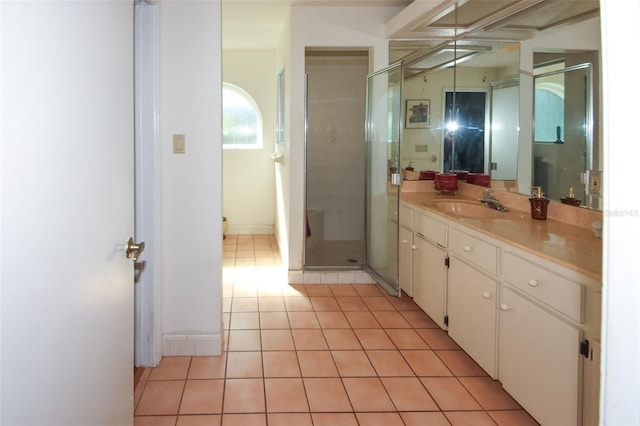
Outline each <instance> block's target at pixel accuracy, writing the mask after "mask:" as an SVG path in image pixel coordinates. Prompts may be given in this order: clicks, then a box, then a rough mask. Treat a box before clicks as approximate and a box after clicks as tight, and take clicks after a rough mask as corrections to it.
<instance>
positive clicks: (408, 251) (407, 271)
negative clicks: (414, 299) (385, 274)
mask: <svg viewBox="0 0 640 426" xmlns="http://www.w3.org/2000/svg"><path fill="white" fill-rule="evenodd" d="M399 238H400V245H399V248H398V251H399V253H398V280H399V281H400V289H401V290H402V291H404V292H405V293H406V294H407V295H408V296H409V297H411V296H413V291H412V276H413V274H412V271H411V268H412V264H413V262H412V259H411V258H412V256H413V250H412V248H411V246H412V245H413V232H411V231H410V230H408V229H407V228H405V227H403V226H401V227H400V234H399Z"/></svg>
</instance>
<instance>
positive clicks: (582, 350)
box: [580, 339, 589, 358]
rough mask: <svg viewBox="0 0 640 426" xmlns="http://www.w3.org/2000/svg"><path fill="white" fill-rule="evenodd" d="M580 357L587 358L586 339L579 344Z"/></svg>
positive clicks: (587, 343)
mask: <svg viewBox="0 0 640 426" xmlns="http://www.w3.org/2000/svg"><path fill="white" fill-rule="evenodd" d="M580 355H582V356H584V357H585V358H589V341H588V340H587V339H584V340H583V341H582V342H580Z"/></svg>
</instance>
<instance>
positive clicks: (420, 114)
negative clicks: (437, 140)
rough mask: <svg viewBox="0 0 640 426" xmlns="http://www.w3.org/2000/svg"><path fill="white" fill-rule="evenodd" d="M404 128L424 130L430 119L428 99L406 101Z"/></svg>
mask: <svg viewBox="0 0 640 426" xmlns="http://www.w3.org/2000/svg"><path fill="white" fill-rule="evenodd" d="M405 116H406V119H405V126H404V127H405V128H407V129H426V128H427V127H429V122H430V117H431V100H430V99H407V109H406V111H405Z"/></svg>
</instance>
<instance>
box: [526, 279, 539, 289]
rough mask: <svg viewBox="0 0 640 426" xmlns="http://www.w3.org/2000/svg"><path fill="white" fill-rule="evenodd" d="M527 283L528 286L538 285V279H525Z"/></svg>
mask: <svg viewBox="0 0 640 426" xmlns="http://www.w3.org/2000/svg"><path fill="white" fill-rule="evenodd" d="M527 284H529V287H538V280H534V279H533V278H532V279H530V280H529V281H527Z"/></svg>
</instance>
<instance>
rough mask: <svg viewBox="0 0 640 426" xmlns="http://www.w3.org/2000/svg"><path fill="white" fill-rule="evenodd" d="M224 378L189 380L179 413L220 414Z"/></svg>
mask: <svg viewBox="0 0 640 426" xmlns="http://www.w3.org/2000/svg"><path fill="white" fill-rule="evenodd" d="M223 389H224V380H220V379H219V380H187V383H186V385H185V388H184V394H183V395H182V402H181V403H180V411H179V414H180V415H183V414H218V413H221V412H222V392H223Z"/></svg>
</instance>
